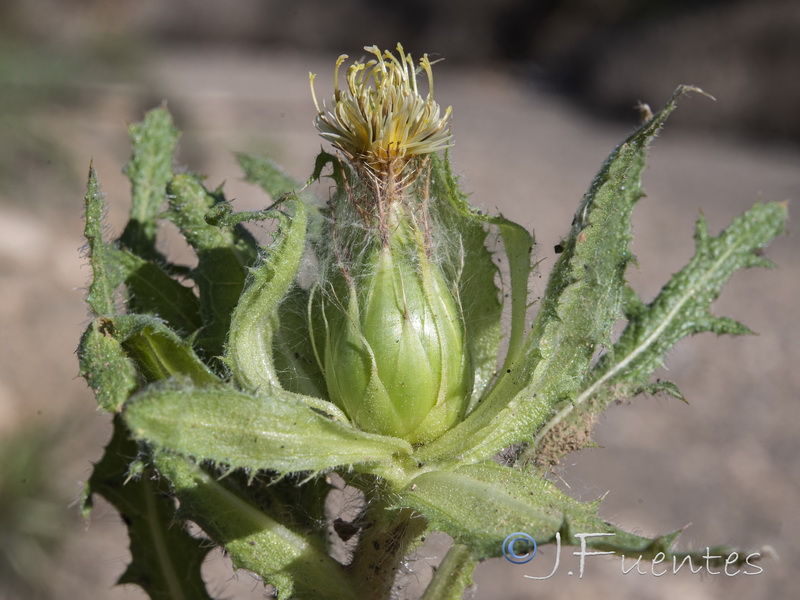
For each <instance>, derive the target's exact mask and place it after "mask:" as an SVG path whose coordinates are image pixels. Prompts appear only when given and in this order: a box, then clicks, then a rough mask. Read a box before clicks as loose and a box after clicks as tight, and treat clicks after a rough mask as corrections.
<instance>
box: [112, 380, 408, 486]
mask: <svg viewBox="0 0 800 600" xmlns="http://www.w3.org/2000/svg"><path fill="white" fill-rule="evenodd" d="M326 404H327V403H326ZM124 415H125V422H126V423H127V424H128V427H129V428H130V430H131V431H132V432H133V435H134V437H135V438H137V439H140V440H143V441H146V442H148V443H150V444H152V445H153V446H156V447H158V448H164V449H167V450H171V451H174V452H178V453H180V454H183V455H185V456H193V457H195V458H196V459H197V460H210V461H213V462H215V463H219V464H224V465H226V466H228V467H231V468H244V469H250V470H260V469H268V470H273V471H277V472H279V473H292V472H296V471H321V470H324V469H330V468H332V467H336V466H339V465H351V464H354V463H362V462H368V463H381V462H390V461H392V460H393V457H394V455H395V454H399V455H407V454H409V453H410V452H411V446H410V445H409V444H408V443H407V442H405V441H403V440H400V439H397V438H392V437H386V436H380V435H374V434H369V433H364V432H362V431H359V430H358V429H355V428H353V427H351V426H349V425H344V424H342V423H339V422H336V421H334V420H332V419H329V418H327V417H324V416H322V415H320V414H319V413H318V412H316V411H314V410H312V409H311V408H309V407H308V406H307V405H306V403H305V401H304V399H303V398H302V397H301V396H299V395H297V394H293V393H291V392H287V391H285V390H282V389H280V388H277V387H272V388H268V389H263V390H261V391H260V396H259V397H255V396H252V395H249V394H245V393H242V392H238V391H235V390H233V389H230V388H226V387H203V388H192V387H188V386H185V385H183V386H172V385H156V386H150V387H148V388H146V389H145V390H143V391H142V392H140V393H139V394H137V395H136V396H134V397H133V398H132V399H131V401H130V402H129V403H128V405H127V406H126V409H125V412H124Z"/></svg>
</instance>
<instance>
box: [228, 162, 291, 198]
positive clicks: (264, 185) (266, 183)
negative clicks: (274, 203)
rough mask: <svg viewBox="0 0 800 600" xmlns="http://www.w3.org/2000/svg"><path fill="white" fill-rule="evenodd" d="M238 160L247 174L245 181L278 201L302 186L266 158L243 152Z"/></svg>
mask: <svg viewBox="0 0 800 600" xmlns="http://www.w3.org/2000/svg"><path fill="white" fill-rule="evenodd" d="M236 160H237V161H239V165H240V166H241V167H242V170H243V171H244V174H245V181H247V182H248V183H252V184H255V185H257V186H259V187H260V188H261V189H263V190H264V191H265V192H267V193H268V194H269V195H270V196H272V198H273V200H278V198H280V197H281V196H283V195H284V194H288V193H290V192H296V191H298V190H299V189H300V188H301V187H302V186H301V185H300V183H299V182H297V181H295V180H294V179H292V178H291V177H290V176H289V175H287V174H286V172H285V171H284V170H283V169H281V167H280V166H278V165H277V164H276V163H275V161H273V160H272V159H271V158H267V157H266V156H259V155H258V154H251V153H248V152H242V153H240V154H237V155H236Z"/></svg>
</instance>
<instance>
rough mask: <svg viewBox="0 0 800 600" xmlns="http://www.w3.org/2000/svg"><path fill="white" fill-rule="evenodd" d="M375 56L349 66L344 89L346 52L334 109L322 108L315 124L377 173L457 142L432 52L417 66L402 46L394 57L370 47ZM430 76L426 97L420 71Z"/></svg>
mask: <svg viewBox="0 0 800 600" xmlns="http://www.w3.org/2000/svg"><path fill="white" fill-rule="evenodd" d="M364 49H365V50H367V51H368V52H370V53H372V54H374V55H375V58H373V59H370V60H369V61H368V62H366V63H364V62H361V61H356V62H354V63H353V64H352V65H351V66H350V67H349V68H348V69H347V76H346V81H347V87H346V88H344V89H342V88H340V87H339V68H340V67H341V66H342V64H343V63H344V61H345V60H346V59H347V55H346V54H343V55H342V56H340V57H339V59H338V60H337V61H336V68H335V70H334V79H335V84H334V93H333V107H332V109H331V110H327V111H326V109H327V107H326V106H325V104H324V103H323V106H322V108H320V105H319V103H318V102H317V97H316V94H315V93H314V77H315V75H314V74H312V73H309V77H310V80H311V94H312V96H313V97H314V105H315V106H316V107H317V117H316V119H315V121H314V125H315V126H316V128H317V130H318V131H319V133H320V135H321V136H322V137H323V138H325V139H326V140H328V141H330V142H331V143H332V144H333V145H334V146H336V147H337V148H339V149H340V150H341V151H342V152H344V153H345V154H346V155H347V156H348V157H349V158H350V159H351V160H354V161H357V162H361V163H363V164H365V165H366V166H367V167H369V168H370V169H371V170H373V171H375V172H378V173H388V172H390V171H391V172H394V173H397V172H398V171H400V170H402V167H403V166H405V164H406V163H407V162H408V160H409V159H410V158H411V157H413V156H418V155H424V154H430V153H432V152H437V151H439V150H443V149H445V148H448V147H450V146H451V145H452V138H451V135H450V129H449V126H448V125H449V120H450V115H451V109H450V107H448V108H447V110H446V111H445V113H444V116H441V110H440V108H439V105H438V104H437V103H436V102H435V101H434V99H433V73H432V72H431V62H430V60H428V55H427V54H426V55H424V56H423V57H422V60H420V61H419V67H418V68H415V67H414V61H413V60H412V58H411V55H409V54H406V53H405V52H403V47H402V46H401V45H400V44H398V45H397V51H398V54H399V57H398V56H395V55H394V54H392V53H391V52H389V51H388V50H387V51H385V52H381V51H380V50H379V49H378V47H377V46H371V47H365V48H364ZM420 69H421V70H423V71H425V73H426V74H427V76H428V93H427V95H426V96H425V97H423V96H422V95H421V94H420V93H419V91H418V89H417V80H416V73H417V71H418V70H420Z"/></svg>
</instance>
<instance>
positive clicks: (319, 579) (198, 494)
mask: <svg viewBox="0 0 800 600" xmlns="http://www.w3.org/2000/svg"><path fill="white" fill-rule="evenodd" d="M155 464H156V467H157V468H158V470H159V472H160V473H162V474H163V475H164V476H165V477H166V478H167V479H168V480H169V481H170V482H171V484H172V486H173V489H174V492H175V494H176V495H177V496H178V499H179V500H180V505H181V510H180V513H181V515H182V516H183V517H184V518H189V519H191V520H192V521H195V522H196V523H197V524H198V525H200V527H202V529H203V531H205V532H206V533H208V535H210V536H211V537H212V538H213V539H214V541H216V542H217V543H218V544H220V545H222V546H224V548H225V552H226V554H228V555H229V556H230V557H231V559H232V560H233V564H234V567H236V568H245V569H248V570H250V571H253V572H254V573H256V574H258V575H259V576H261V577H262V578H263V579H264V581H265V582H267V583H270V584H272V585H274V586H275V587H276V588H277V597H278V598H282V599H284V598H286V599H288V598H299V599H305V598H308V599H312V598H313V599H319V600H349V599H355V598H357V596H356V594H355V593H354V592H353V590H352V588H351V586H350V581H349V580H348V578H347V577H346V575H345V572H344V569H343V568H342V567H341V565H339V564H338V563H337V562H336V561H334V560H333V559H332V558H330V557H329V556H328V555H327V554H326V553H325V552H324V550H322V549H320V548H319V547H317V545H316V544H314V543H313V542H312V541H310V540H309V539H307V538H306V537H305V536H303V535H302V534H300V533H298V532H296V531H294V530H292V529H290V528H289V527H287V526H286V525H285V524H283V523H281V522H279V521H278V520H277V519H276V518H275V517H274V516H273V515H271V514H269V512H267V511H265V510H264V509H262V508H261V507H259V506H256V505H255V504H253V503H252V502H250V501H249V500H248V498H246V497H243V496H241V495H239V494H237V493H236V492H235V490H232V489H230V488H228V487H226V485H225V483H224V481H220V480H218V479H217V478H216V477H213V476H212V475H211V474H209V473H208V472H207V471H205V470H203V469H202V468H201V467H199V466H197V465H195V464H194V463H192V462H191V461H189V460H187V459H186V458H183V457H181V456H176V455H171V454H167V453H158V454H157V455H156V457H155Z"/></svg>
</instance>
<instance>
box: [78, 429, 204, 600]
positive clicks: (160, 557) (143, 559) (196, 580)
mask: <svg viewBox="0 0 800 600" xmlns="http://www.w3.org/2000/svg"><path fill="white" fill-rule="evenodd" d="M138 451H139V449H138V447H137V445H136V443H135V442H133V441H131V440H129V438H128V432H127V431H126V430H125V427H124V425H123V424H122V422H121V421H120V419H119V417H117V418H115V419H114V435H113V437H112V438H111V442H109V444H108V446H107V447H106V450H105V453H104V454H103V458H102V459H101V460H100V462H99V463H97V464H96V465H95V466H94V470H93V472H92V476H91V478H90V479H89V481H88V482H87V484H86V489H85V490H84V497H83V509H84V515H85V516H88V513H89V511H90V510H91V507H92V494H99V495H101V496H103V497H104V498H105V499H106V500H108V501H109V502H110V503H111V504H113V505H114V507H115V508H116V509H117V510H118V511H119V512H120V516H121V517H122V520H123V521H124V522H125V524H126V526H127V528H128V535H129V537H130V551H131V563H130V564H129V565H128V568H127V569H126V570H125V572H124V573H123V574H122V576H121V577H120V578H119V581H118V582H117V583H118V584H125V583H133V584H136V585H139V586H141V587H142V589H144V590H145V591H146V592H147V593H148V595H149V596H150V598H152V599H153V600H201V599H203V598H206V599H209V600H210V596H209V595H208V593H207V592H206V589H205V585H204V584H203V579H202V577H201V576H200V566H201V565H202V563H203V559H204V558H205V555H206V553H207V552H208V550H209V548H208V545H207V544H206V543H204V541H203V540H199V539H195V538H193V537H191V536H190V535H189V534H188V533H187V532H186V530H185V529H184V528H183V527H179V526H176V525H175V524H174V522H173V521H174V516H175V504H174V501H173V500H172V498H171V497H170V496H169V495H168V494H167V493H166V492H167V490H166V486H165V483H164V482H162V481H158V480H157V479H156V478H155V477H154V473H153V472H152V470H151V469H150V468H145V469H144V472H143V473H142V474H141V475H140V476H139V477H138V478H135V479H132V478H130V477H129V474H128V467H129V464H130V462H131V460H132V459H134V458H135V457H136V455H137V454H138Z"/></svg>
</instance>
